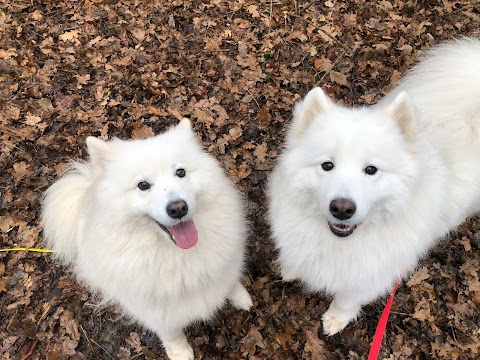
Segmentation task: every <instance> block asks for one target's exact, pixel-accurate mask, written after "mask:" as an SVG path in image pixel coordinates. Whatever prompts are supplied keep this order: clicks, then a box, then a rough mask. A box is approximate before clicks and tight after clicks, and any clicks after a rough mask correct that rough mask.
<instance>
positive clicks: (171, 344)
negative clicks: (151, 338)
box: [160, 329, 194, 360]
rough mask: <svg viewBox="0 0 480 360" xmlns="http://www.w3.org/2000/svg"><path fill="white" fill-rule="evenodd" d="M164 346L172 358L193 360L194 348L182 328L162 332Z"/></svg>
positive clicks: (175, 359) (172, 359)
mask: <svg viewBox="0 0 480 360" xmlns="http://www.w3.org/2000/svg"><path fill="white" fill-rule="evenodd" d="M160 339H161V340H162V343H163V347H164V348H165V351H166V352H167V356H168V358H169V359H170V360H193V359H194V356H193V349H192V347H191V346H190V344H189V343H188V340H187V337H186V336H185V334H184V333H183V331H182V330H181V329H178V330H176V331H172V332H169V333H166V334H161V335H160Z"/></svg>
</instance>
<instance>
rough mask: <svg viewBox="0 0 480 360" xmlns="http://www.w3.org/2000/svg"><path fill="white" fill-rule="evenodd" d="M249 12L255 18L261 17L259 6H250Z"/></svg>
mask: <svg viewBox="0 0 480 360" xmlns="http://www.w3.org/2000/svg"><path fill="white" fill-rule="evenodd" d="M247 10H248V12H249V13H250V14H251V15H252V17H253V18H258V17H260V14H259V13H258V6H257V5H250V6H248V7H247Z"/></svg>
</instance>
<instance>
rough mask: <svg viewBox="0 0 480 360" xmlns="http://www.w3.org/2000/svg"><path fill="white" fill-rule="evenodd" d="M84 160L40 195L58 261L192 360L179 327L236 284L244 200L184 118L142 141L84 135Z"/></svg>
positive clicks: (235, 290)
mask: <svg viewBox="0 0 480 360" xmlns="http://www.w3.org/2000/svg"><path fill="white" fill-rule="evenodd" d="M87 147H88V152H89V155H90V161H89V162H88V163H82V162H73V163H72V168H71V170H70V171H69V172H68V173H67V174H66V175H64V176H63V177H62V178H61V179H60V180H58V181H57V182H56V183H55V184H53V185H52V186H51V187H50V188H49V189H48V190H47V192H46V194H45V200H44V207H43V223H44V234H45V238H46V242H47V245H48V246H50V247H52V248H53V249H55V250H57V251H58V253H57V256H58V257H59V258H60V259H61V260H63V262H64V263H68V264H72V265H73V268H74V271H75V273H76V274H77V275H78V277H79V278H80V279H81V280H83V281H84V282H85V283H86V284H87V285H88V286H89V287H90V288H92V289H93V290H96V291H99V292H100V293H101V294H102V295H103V298H104V299H105V301H111V302H114V303H117V304H119V305H120V306H121V307H122V308H123V309H124V310H125V312H126V314H128V315H129V316H131V317H132V318H134V319H136V320H138V321H139V322H140V323H141V324H143V325H144V326H146V327H147V328H149V329H151V330H152V331H154V332H156V333H157V334H158V336H159V337H160V339H161V340H162V343H163V345H164V347H165V349H166V352H167V355H168V357H169V358H170V359H172V360H183V359H193V350H192V348H191V346H190V345H189V344H188V342H187V339H186V337H185V335H184V333H183V330H182V329H183V328H184V327H185V326H187V325H188V324H190V323H192V322H194V321H197V320H205V319H209V318H210V317H212V315H214V313H215V311H217V310H218V309H219V308H221V307H222V305H223V304H224V303H225V300H226V299H228V300H230V301H231V302H232V304H233V305H234V306H236V307H237V308H240V309H244V310H248V309H249V308H250V307H251V305H252V301H251V299H250V296H249V294H248V293H247V291H246V290H245V289H244V287H243V286H242V285H241V283H240V281H239V278H240V276H241V272H242V268H243V263H244V251H245V243H244V241H245V238H246V222H245V218H244V210H243V207H242V203H241V201H242V199H241V196H240V195H239V193H238V192H237V190H236V189H235V187H234V186H233V185H232V184H231V182H230V181H229V180H228V178H227V177H226V175H225V174H224V173H223V171H222V169H221V167H220V166H219V164H218V163H217V162H216V161H215V160H214V159H213V157H212V156H210V155H209V154H207V153H206V152H204V151H203V150H202V149H201V146H200V145H199V144H198V142H197V141H196V140H195V136H194V133H193V131H192V129H191V125H190V122H189V120H187V119H184V120H182V121H181V122H180V124H179V125H177V126H176V127H174V128H172V129H170V130H168V131H167V132H165V133H164V134H161V135H159V136H156V137H153V138H150V139H146V140H130V141H122V140H118V139H116V140H112V141H109V142H104V141H102V140H100V139H97V138H92V137H90V138H88V139H87Z"/></svg>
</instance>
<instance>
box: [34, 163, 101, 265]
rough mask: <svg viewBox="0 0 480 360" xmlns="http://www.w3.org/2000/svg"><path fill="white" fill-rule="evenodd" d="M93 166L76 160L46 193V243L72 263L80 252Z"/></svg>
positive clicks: (44, 231)
mask: <svg viewBox="0 0 480 360" xmlns="http://www.w3.org/2000/svg"><path fill="white" fill-rule="evenodd" d="M91 178H92V176H91V168H90V165H88V164H84V163H80V162H73V163H72V166H71V169H70V170H69V171H68V172H67V173H66V174H65V175H63V177H62V178H60V180H58V181H56V182H55V183H54V184H53V185H52V186H50V187H49V188H48V189H47V191H46V192H45V196H44V199H43V207H42V223H43V235H44V238H45V241H46V246H48V247H49V248H50V249H53V250H55V251H56V257H57V258H58V259H60V260H61V261H63V262H64V263H71V262H72V261H73V260H74V259H75V257H76V253H77V242H78V238H79V231H80V224H81V222H82V218H83V212H84V202H85V195H86V193H87V190H88V188H89V187H90V185H91Z"/></svg>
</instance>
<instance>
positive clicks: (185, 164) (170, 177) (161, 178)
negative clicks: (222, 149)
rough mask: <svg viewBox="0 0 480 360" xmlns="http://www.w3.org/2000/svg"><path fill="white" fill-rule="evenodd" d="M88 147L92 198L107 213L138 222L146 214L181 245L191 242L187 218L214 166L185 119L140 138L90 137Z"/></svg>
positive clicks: (205, 188)
mask: <svg viewBox="0 0 480 360" xmlns="http://www.w3.org/2000/svg"><path fill="white" fill-rule="evenodd" d="M87 148H88V152H89V155H90V163H91V165H92V166H93V168H94V174H95V177H96V181H95V182H94V183H95V191H94V192H93V196H95V198H96V199H95V202H96V203H99V204H102V207H103V208H104V209H106V210H105V211H108V212H109V213H110V216H119V217H122V218H124V219H125V220H126V222H129V223H135V222H136V223H138V224H139V226H141V225H144V224H145V221H143V220H148V221H149V222H150V224H155V226H156V227H157V228H158V231H161V232H163V233H164V234H163V235H165V236H164V237H167V238H170V239H171V240H172V241H173V242H174V243H175V244H176V245H178V246H179V247H181V248H185V249H186V248H189V247H192V246H194V245H195V244H196V242H197V240H198V234H197V231H196V228H195V224H194V223H193V220H192V218H193V216H194V214H195V211H196V206H197V203H198V200H199V198H201V196H202V194H203V193H205V192H206V191H209V190H208V189H209V187H210V186H211V185H210V182H209V177H210V176H212V172H215V171H217V166H216V164H213V166H209V165H212V163H214V160H213V159H212V158H211V157H210V156H209V155H208V154H206V153H205V152H204V151H203V150H202V149H201V147H200V145H199V144H198V142H197V141H196V140H195V136H194V133H193V131H192V129H191V125H190V121H189V120H188V119H184V120H182V121H181V122H180V123H179V124H178V125H177V126H176V127H174V128H172V129H170V130H168V131H167V132H165V133H163V134H161V135H158V136H155V137H152V138H149V139H144V140H127V141H124V140H119V139H114V140H111V141H108V142H105V141H103V140H100V139H98V138H93V137H89V138H88V139H87ZM139 219H142V221H138V220H139Z"/></svg>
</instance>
